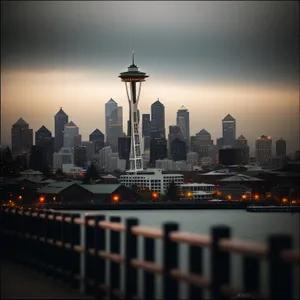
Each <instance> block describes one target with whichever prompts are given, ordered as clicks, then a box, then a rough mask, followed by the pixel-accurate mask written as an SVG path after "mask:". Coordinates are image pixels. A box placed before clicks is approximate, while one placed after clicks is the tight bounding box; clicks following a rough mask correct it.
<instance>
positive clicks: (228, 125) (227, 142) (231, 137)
mask: <svg viewBox="0 0 300 300" xmlns="http://www.w3.org/2000/svg"><path fill="white" fill-rule="evenodd" d="M222 131H223V145H224V146H231V147H234V145H235V141H236V122H235V119H234V118H233V117H232V116H231V115H230V114H228V115H227V116H226V117H225V118H224V119H223V120H222Z"/></svg>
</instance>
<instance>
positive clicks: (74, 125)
mask: <svg viewBox="0 0 300 300" xmlns="http://www.w3.org/2000/svg"><path fill="white" fill-rule="evenodd" d="M66 126H68V127H71V126H73V127H77V126H76V124H74V122H73V121H70V122H69V123H68V124H66Z"/></svg>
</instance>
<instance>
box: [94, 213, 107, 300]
mask: <svg viewBox="0 0 300 300" xmlns="http://www.w3.org/2000/svg"><path fill="white" fill-rule="evenodd" d="M94 220H95V231H94V246H95V273H94V290H95V299H103V298H104V292H103V290H102V289H101V288H100V286H101V285H104V284H105V275H106V268H105V267H106V261H105V260H104V259H103V258H102V257H99V252H100V251H105V250H106V230H105V229H104V228H101V227H100V226H99V225H98V224H99V222H101V221H105V216H104V215H102V216H96V217H94Z"/></svg>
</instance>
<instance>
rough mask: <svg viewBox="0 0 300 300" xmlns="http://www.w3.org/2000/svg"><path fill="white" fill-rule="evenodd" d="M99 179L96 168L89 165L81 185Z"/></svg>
mask: <svg viewBox="0 0 300 300" xmlns="http://www.w3.org/2000/svg"><path fill="white" fill-rule="evenodd" d="M97 179H99V172H98V170H97V167H96V166H95V165H94V164H93V163H91V164H90V166H89V167H88V168H87V170H86V173H85V175H84V179H83V183H85V184H88V183H90V182H91V181H94V180H97Z"/></svg>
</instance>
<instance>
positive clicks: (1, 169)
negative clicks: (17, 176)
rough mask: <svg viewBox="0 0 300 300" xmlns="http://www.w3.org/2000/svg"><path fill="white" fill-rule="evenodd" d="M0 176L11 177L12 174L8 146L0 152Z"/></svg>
mask: <svg viewBox="0 0 300 300" xmlns="http://www.w3.org/2000/svg"><path fill="white" fill-rule="evenodd" d="M0 155H1V157H0V176H3V177H11V176H12V175H13V174H12V173H13V157H12V153H11V151H10V149H9V147H6V148H5V149H3V150H1V153H0Z"/></svg>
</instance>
